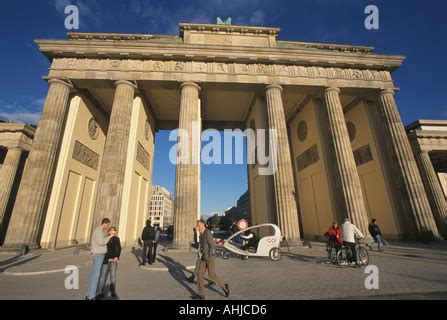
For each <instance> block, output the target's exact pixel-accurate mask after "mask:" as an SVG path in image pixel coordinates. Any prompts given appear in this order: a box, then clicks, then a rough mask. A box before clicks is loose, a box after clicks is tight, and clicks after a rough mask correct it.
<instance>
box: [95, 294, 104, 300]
mask: <svg viewBox="0 0 447 320" xmlns="http://www.w3.org/2000/svg"><path fill="white" fill-rule="evenodd" d="M103 298H104V295H103V294H102V293H99V294H97V295H96V297H95V300H101V299H103Z"/></svg>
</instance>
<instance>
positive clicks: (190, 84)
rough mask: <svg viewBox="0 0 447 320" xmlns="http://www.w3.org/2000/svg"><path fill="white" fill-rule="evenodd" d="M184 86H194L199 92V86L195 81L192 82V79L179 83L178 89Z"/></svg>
mask: <svg viewBox="0 0 447 320" xmlns="http://www.w3.org/2000/svg"><path fill="white" fill-rule="evenodd" d="M184 87H194V88H196V89H197V90H198V91H199V92H200V90H201V88H200V86H199V85H198V84H197V83H195V82H193V81H185V82H183V83H182V84H180V89H183V88H184Z"/></svg>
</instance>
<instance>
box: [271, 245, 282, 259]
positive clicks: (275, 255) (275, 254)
mask: <svg viewBox="0 0 447 320" xmlns="http://www.w3.org/2000/svg"><path fill="white" fill-rule="evenodd" d="M269 257H270V259H272V260H273V261H279V260H281V258H282V252H281V249H280V248H272V249H270V252H269Z"/></svg>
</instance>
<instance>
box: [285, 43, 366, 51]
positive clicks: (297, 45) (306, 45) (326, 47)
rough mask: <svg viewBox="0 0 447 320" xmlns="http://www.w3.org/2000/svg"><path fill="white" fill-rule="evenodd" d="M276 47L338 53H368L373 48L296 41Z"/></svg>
mask: <svg viewBox="0 0 447 320" xmlns="http://www.w3.org/2000/svg"><path fill="white" fill-rule="evenodd" d="M277 47H279V48H289V49H297V48H306V49H318V50H328V51H340V52H358V53H370V52H372V51H373V50H374V47H369V46H352V45H344V44H330V43H316V42H298V41H284V40H280V41H277Z"/></svg>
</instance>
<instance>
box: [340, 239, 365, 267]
mask: <svg viewBox="0 0 447 320" xmlns="http://www.w3.org/2000/svg"><path fill="white" fill-rule="evenodd" d="M355 249H356V252H357V255H356V256H357V264H358V265H360V266H367V265H368V264H369V254H368V250H366V247H365V245H364V244H361V243H359V242H358V241H357V240H356V242H355ZM336 263H337V265H338V266H339V267H341V268H343V266H344V265H348V266H349V265H350V264H351V263H355V261H353V254H352V252H351V248H350V247H349V246H345V245H342V246H341V248H340V250H339V251H338V253H337V259H336Z"/></svg>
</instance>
